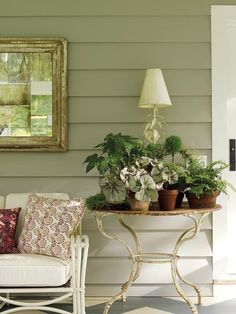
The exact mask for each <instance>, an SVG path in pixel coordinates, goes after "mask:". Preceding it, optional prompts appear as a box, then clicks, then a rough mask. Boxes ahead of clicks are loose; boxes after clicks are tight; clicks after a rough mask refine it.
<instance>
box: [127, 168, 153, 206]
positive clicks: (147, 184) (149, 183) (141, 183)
mask: <svg viewBox="0 0 236 314" xmlns="http://www.w3.org/2000/svg"><path fill="white" fill-rule="evenodd" d="M128 185H129V189H130V191H132V192H134V193H135V198H136V199H137V200H139V201H144V202H148V201H154V200H156V199H157V189H156V184H155V181H154V180H153V178H152V177H151V176H150V175H149V174H143V175H140V176H139V175H136V176H133V177H131V178H130V179H129V181H128Z"/></svg>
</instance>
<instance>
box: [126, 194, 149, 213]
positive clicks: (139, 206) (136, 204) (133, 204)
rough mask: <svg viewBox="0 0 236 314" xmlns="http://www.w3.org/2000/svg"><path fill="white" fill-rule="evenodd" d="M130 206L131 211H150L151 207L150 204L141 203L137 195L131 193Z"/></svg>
mask: <svg viewBox="0 0 236 314" xmlns="http://www.w3.org/2000/svg"><path fill="white" fill-rule="evenodd" d="M128 196H129V204H130V208H131V210H134V211H145V212H146V211H148V210H149V205H150V202H144V201H139V200H137V199H136V198H135V193H134V192H129V194H128Z"/></svg>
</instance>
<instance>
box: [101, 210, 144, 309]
mask: <svg viewBox="0 0 236 314" xmlns="http://www.w3.org/2000/svg"><path fill="white" fill-rule="evenodd" d="M105 216H108V214H104V215H101V216H97V215H96V216H95V218H96V220H97V225H98V229H99V230H100V232H101V233H102V234H103V235H104V236H105V237H107V238H108V239H111V240H116V241H118V242H120V243H121V244H123V245H124V246H125V248H126V250H127V251H128V254H129V257H130V260H131V262H132V265H131V270H130V275H129V279H128V280H127V282H126V283H125V284H123V286H122V287H121V291H120V292H119V293H118V294H116V295H115V296H114V297H112V298H111V299H109V300H108V301H107V303H106V305H105V309H104V311H103V314H107V313H108V312H109V310H110V308H111V306H112V304H113V303H114V302H115V301H117V300H119V299H121V298H122V299H125V293H126V291H127V289H128V288H129V287H130V285H131V284H132V282H133V281H134V279H135V278H136V276H137V274H138V268H139V265H138V264H139V263H138V262H137V261H136V259H135V256H134V254H133V252H132V250H131V248H130V246H129V245H128V243H127V242H126V241H124V240H123V239H120V238H118V237H117V236H113V235H109V234H107V233H106V232H105V231H104V228H103V223H102V220H103V218H104V217H105Z"/></svg>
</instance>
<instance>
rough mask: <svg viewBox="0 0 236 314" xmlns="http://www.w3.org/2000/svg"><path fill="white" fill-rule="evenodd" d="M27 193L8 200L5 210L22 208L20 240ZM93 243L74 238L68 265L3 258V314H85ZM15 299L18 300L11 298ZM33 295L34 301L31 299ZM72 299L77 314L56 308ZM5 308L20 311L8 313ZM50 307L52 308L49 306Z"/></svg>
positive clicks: (0, 297)
mask: <svg viewBox="0 0 236 314" xmlns="http://www.w3.org/2000/svg"><path fill="white" fill-rule="evenodd" d="M28 195H29V194H27V193H24V194H23V193H14V194H9V195H7V197H6V201H5V208H13V207H22V210H21V212H20V215H19V219H18V223H17V230H16V238H17V237H18V236H19V233H20V231H21V229H22V226H23V223H24V217H25V206H26V203H27V200H28ZM40 195H42V196H45V197H51V198H60V199H69V197H68V195H67V194H62V193H48V194H45V193H44V194H42V193H41V194H40ZM88 247H89V240H88V237H87V236H86V235H76V236H72V237H71V249H72V252H71V260H70V261H69V262H68V263H66V262H65V261H61V260H60V259H58V258H54V257H47V256H42V255H36V254H34V255H30V254H1V255H0V301H2V304H1V307H0V308H1V309H2V310H0V312H1V313H2V314H3V313H4V314H8V313H15V312H18V311H27V310H42V311H49V312H54V313H61V314H72V313H73V314H85V274H86V266H87V257H88ZM19 294H21V295H22V294H27V299H31V298H32V296H33V295H35V294H36V295H37V296H40V295H42V294H44V295H45V294H46V295H50V296H51V299H49V300H46V301H36V302H35V301H34V302H32V301H29V302H28V301H27V302H26V301H22V300H19V298H18V299H17V295H19ZM11 295H14V298H10V297H11ZM30 295H31V297H30ZM70 297H71V298H72V303H73V311H72V312H68V311H66V310H62V309H59V308H57V307H54V306H52V304H55V303H58V302H60V301H63V300H66V299H68V298H70ZM5 304H11V305H14V306H16V307H14V308H11V309H6V310H4V309H3V308H2V307H3V305H5ZM49 305H50V306H49Z"/></svg>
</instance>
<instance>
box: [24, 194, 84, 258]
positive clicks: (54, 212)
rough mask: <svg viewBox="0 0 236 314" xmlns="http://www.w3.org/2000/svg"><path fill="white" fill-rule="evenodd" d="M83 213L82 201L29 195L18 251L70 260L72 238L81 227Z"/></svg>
mask: <svg viewBox="0 0 236 314" xmlns="http://www.w3.org/2000/svg"><path fill="white" fill-rule="evenodd" d="M84 210H85V204H84V202H83V200H82V199H80V200H78V201H75V200H58V199H50V198H45V197H42V196H38V195H35V194H32V195H30V196H29V199H28V203H27V214H26V217H25V222H24V226H23V229H22V232H21V234H20V236H19V242H18V249H19V251H20V252H21V253H30V254H43V255H49V256H55V257H58V258H60V259H64V260H67V259H69V258H70V238H71V235H72V234H73V233H74V232H75V230H76V228H77V227H78V225H79V222H80V221H81V219H82V216H83V214H84Z"/></svg>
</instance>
